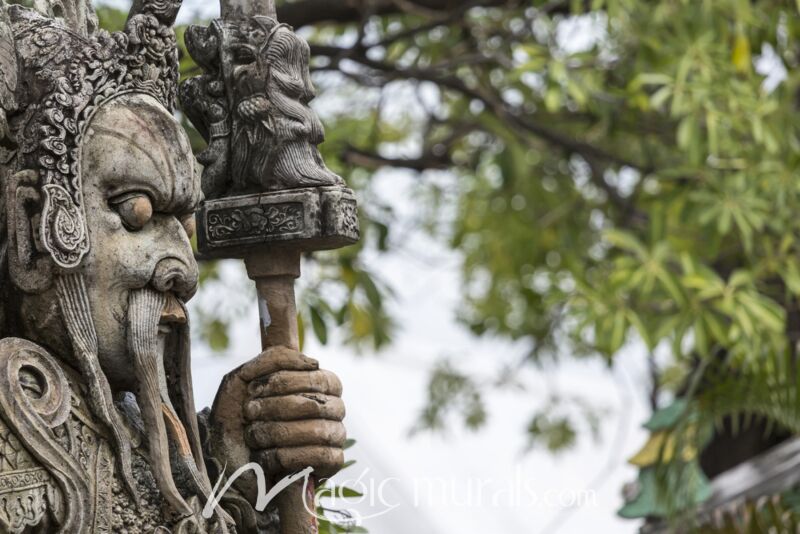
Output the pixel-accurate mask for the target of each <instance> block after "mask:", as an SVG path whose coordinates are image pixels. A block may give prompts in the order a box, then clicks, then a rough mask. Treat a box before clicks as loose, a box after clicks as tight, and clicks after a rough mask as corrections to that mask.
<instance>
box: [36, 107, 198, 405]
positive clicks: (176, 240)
mask: <svg viewBox="0 0 800 534" xmlns="http://www.w3.org/2000/svg"><path fill="white" fill-rule="evenodd" d="M79 148H80V158H81V168H82V170H83V173H82V174H83V199H84V203H85V209H86V222H87V229H88V232H89V239H90V242H91V243H92V247H91V249H90V251H89V253H88V254H87V256H86V258H85V259H84V262H83V265H82V271H83V273H84V275H85V277H86V282H87V283H86V286H87V296H88V299H89V304H90V309H91V315H92V320H93V322H94V325H95V328H96V330H97V338H98V357H99V359H100V364H101V366H102V368H103V371H104V372H105V374H106V376H107V377H108V378H109V381H110V382H111V384H112V387H114V389H123V390H133V389H132V388H133V387H134V386H135V384H134V383H133V379H134V377H135V373H134V369H133V367H132V363H131V355H130V350H129V343H128V339H127V323H128V321H127V318H128V301H129V296H130V292H131V291H133V290H138V289H142V288H145V287H148V286H149V287H151V288H153V289H155V290H156V291H159V292H163V293H167V294H168V295H169V299H170V300H171V301H172V302H175V307H173V309H174V310H175V313H174V314H172V316H170V317H167V318H166V319H165V324H164V325H162V328H161V331H162V332H167V331H168V330H169V329H170V324H169V322H181V321H183V322H185V316H184V315H183V311H182V309H181V304H180V303H182V302H185V301H186V300H188V299H189V298H191V296H192V295H193V294H194V292H195V290H196V286H197V272H198V270H197V264H196V262H195V260H194V256H193V253H192V248H191V245H190V242H189V239H190V235H189V233H190V232H191V231H192V228H191V221H192V220H193V219H192V214H193V212H194V210H195V207H196V205H197V203H198V202H199V200H200V182H199V176H198V175H197V173H196V172H195V160H194V157H193V155H192V151H191V147H190V145H189V140H188V137H187V136H186V134H185V132H184V130H183V128H181V126H180V124H179V123H178V122H177V121H176V120H175V118H173V117H172V115H170V114H169V113H168V112H167V111H166V110H165V109H164V108H163V106H161V105H160V104H159V103H158V102H157V101H156V100H155V99H154V98H153V97H151V96H148V95H139V94H135V93H129V94H126V95H122V96H120V97H117V98H115V99H113V100H111V101H110V102H107V103H105V104H104V105H103V106H101V107H100V108H99V110H98V111H97V113H96V115H95V116H94V118H93V119H92V121H91V123H90V124H89V125H88V126H87V131H86V135H85V136H84V138H83V143H82V145H81V146H80V147H79ZM54 292H55V288H51V289H50V290H48V291H46V292H44V293H42V294H39V295H26V296H24V297H23V300H24V309H27V310H41V309H43V308H48V307H50V306H51V303H53V302H57V300H58V299H57V298H56V296H55V294H54ZM173 299H177V302H176V301H175V300H173ZM40 316H41V315H40ZM30 328H32V329H34V330H35V331H31V332H28V336H29V338H30V339H33V340H37V341H41V342H42V343H44V344H45V345H47V346H58V345H59V341H58V339H57V335H56V334H54V330H53V328H52V325H50V324H43V323H36V322H34V323H32V324H31V325H30ZM59 330H60V331H61V333H63V330H62V329H59Z"/></svg>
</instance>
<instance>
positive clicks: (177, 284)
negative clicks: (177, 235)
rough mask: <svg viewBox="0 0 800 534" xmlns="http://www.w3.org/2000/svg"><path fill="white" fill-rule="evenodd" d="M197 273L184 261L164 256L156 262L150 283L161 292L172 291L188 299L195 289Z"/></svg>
mask: <svg viewBox="0 0 800 534" xmlns="http://www.w3.org/2000/svg"><path fill="white" fill-rule="evenodd" d="M197 279H198V273H197V269H196V268H192V267H190V266H189V265H186V263H184V262H182V261H181V260H179V259H176V258H166V259H163V260H161V261H160V262H158V265H156V269H155V272H154V273H153V279H152V280H151V282H150V283H151V285H152V286H153V287H154V288H155V289H156V291H160V292H162V293H173V294H175V295H176V296H177V297H179V298H181V299H183V300H189V299H190V298H192V296H194V293H195V291H197Z"/></svg>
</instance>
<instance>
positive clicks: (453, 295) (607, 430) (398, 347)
mask: <svg viewBox="0 0 800 534" xmlns="http://www.w3.org/2000/svg"><path fill="white" fill-rule="evenodd" d="M106 3H109V4H115V5H119V6H124V5H128V3H129V2H127V1H125V0H112V1H108V2H106ZM196 10H197V12H200V13H202V14H203V15H204V16H207V17H210V16H214V15H216V14H217V13H218V8H217V6H216V3H214V2H208V1H207V0H186V1H185V2H184V16H188V15H189V14H190V13H194V12H196ZM377 181H378V190H379V191H380V192H381V193H382V196H383V197H384V198H386V199H391V200H392V203H393V204H395V205H396V206H397V208H399V211H400V212H403V211H405V212H409V211H413V209H414V206H413V205H411V200H410V198H411V196H410V193H409V191H410V189H411V185H412V181H413V178H411V177H409V176H408V175H407V174H405V173H400V172H384V173H381V174H380V176H379V178H377ZM405 199H408V200H405ZM419 258H427V259H430V258H435V262H434V263H431V262H430V261H421V260H420V259H419ZM367 261H368V262H369V265H370V267H371V268H372V269H374V270H375V271H376V272H377V273H378V274H379V276H381V277H382V279H384V280H386V281H388V282H389V283H390V284H391V285H392V286H393V287H394V288H395V290H396V291H397V292H398V294H397V298H396V299H395V301H394V305H393V309H394V312H395V314H396V319H397V320H398V323H399V324H400V325H401V330H400V332H399V335H398V337H397V339H396V342H395V343H394V345H393V346H392V347H391V348H390V349H388V350H386V351H385V352H384V353H381V354H379V355H368V356H364V355H357V354H356V353H355V352H354V351H353V350H351V349H350V348H348V347H345V346H343V345H342V344H341V343H339V342H337V340H336V339H334V340H333V341H332V342H331V343H330V344H329V345H328V346H327V347H320V346H318V345H316V344H314V343H311V344H310V345H309V346H307V347H306V352H307V353H308V354H310V355H312V356H314V357H316V358H318V359H320V360H321V362H322V364H323V366H324V367H326V368H328V369H331V370H333V371H335V372H336V373H338V374H339V375H340V377H341V378H342V380H343V382H344V384H345V401H346V403H347V406H348V418H347V421H346V423H347V426H348V431H349V434H350V436H351V437H353V438H355V439H357V440H358V442H359V443H358V445H357V446H356V447H355V448H354V449H352V450H351V451H349V452H350V456H351V457H352V458H353V459H355V460H357V461H358V464H357V465H356V466H354V467H353V468H351V469H350V470H348V471H346V472H345V473H344V474H343V475H342V477H343V478H346V479H347V478H350V477H358V476H359V475H361V474H362V473H364V472H365V470H366V473H365V477H364V481H365V482H366V483H368V484H370V483H371V484H372V485H373V488H372V489H371V490H370V489H369V488H368V489H367V493H368V494H370V495H371V496H372V497H380V496H381V495H383V497H384V500H385V501H386V503H387V504H390V505H394V504H399V506H398V507H397V508H396V509H394V510H392V511H390V512H389V513H387V514H385V515H382V516H380V517H376V518H373V519H368V520H366V522H365V526H366V527H367V528H369V529H370V531H371V532H372V533H373V534H407V533H408V532H422V533H425V534H452V533H455V532H458V533H460V534H495V533H505V532H525V533H526V534H527V533H531V534H538V533H539V532H541V533H543V534H554V533H556V532H558V533H584V532H603V533H606V532H609V533H629V532H630V533H632V532H635V531H636V528H637V525H636V524H635V523H633V522H629V521H622V520H619V519H617V518H616V516H615V512H616V510H617V509H618V508H619V507H620V506H621V496H620V494H621V488H622V485H623V484H624V483H626V482H628V481H630V480H632V479H633V478H635V476H636V471H635V470H634V469H633V468H631V467H629V466H627V465H626V464H625V459H626V458H627V457H629V456H631V455H632V454H633V453H634V452H635V451H636V450H637V449H638V448H639V447H640V446H641V445H642V444H643V442H644V440H645V438H646V435H645V433H644V432H643V431H642V430H641V429H640V428H639V424H640V423H641V422H642V421H644V420H645V419H646V418H647V414H648V408H647V405H646V400H645V395H644V391H643V390H644V385H645V384H646V383H647V378H646V377H647V373H646V369H645V368H644V358H643V354H642V352H641V351H640V350H637V349H630V350H628V351H626V352H625V353H624V354H623V355H622V357H621V358H620V359H619V361H618V363H617V366H616V368H615V369H614V370H613V372H609V371H608V370H607V369H606V368H605V367H604V366H603V365H602V364H601V363H600V362H592V363H587V362H583V363H579V362H573V363H566V364H564V365H562V366H561V367H560V368H558V369H556V370H550V371H549V372H547V373H544V372H535V371H534V370H528V371H526V372H525V373H524V376H523V377H521V378H522V379H523V380H524V382H525V383H526V384H527V386H528V387H527V391H525V392H513V393H498V394H495V395H492V396H491V397H490V398H489V399H488V401H489V402H488V407H489V415H490V422H489V425H488V427H487V428H485V429H484V430H482V431H481V432H480V433H477V434H472V433H468V432H466V431H462V430H459V429H458V428H455V429H454V430H453V431H452V432H451V433H450V434H449V435H448V436H446V437H439V436H428V435H423V436H417V437H415V438H410V437H409V429H410V428H411V427H412V426H413V423H414V421H415V418H416V416H417V414H418V413H419V410H420V409H421V407H422V405H423V402H424V399H425V395H426V392H425V388H426V385H427V379H428V376H429V372H430V370H431V368H432V367H433V365H434V364H435V363H436V362H437V361H438V360H439V359H440V358H441V357H443V356H449V357H451V359H452V360H453V361H454V363H457V364H459V365H460V366H464V367H465V368H466V369H470V370H472V371H474V372H475V373H477V374H479V375H480V374H484V375H486V376H490V375H491V373H492V372H493V371H495V370H496V369H497V368H498V366H499V363H500V362H502V361H514V360H516V359H517V358H518V357H519V356H520V355H521V354H523V353H524V347H519V346H514V345H513V344H510V343H508V342H505V341H498V340H479V339H476V338H474V337H473V336H471V335H470V334H469V333H468V332H467V331H466V330H465V329H464V328H462V327H461V326H460V325H458V324H457V323H456V321H455V320H454V315H455V311H456V307H457V306H458V304H459V290H460V274H459V269H458V266H459V259H458V257H457V256H455V255H454V254H452V253H451V252H449V251H447V250H444V249H443V248H442V247H441V246H439V245H438V244H436V243H434V242H431V240H429V239H427V238H426V237H425V236H424V235H423V233H422V232H421V231H420V232H416V233H414V235H412V237H411V239H410V241H409V242H408V243H407V244H406V246H405V247H404V250H403V251H401V252H397V253H393V254H390V255H387V256H383V257H375V258H368V259H367ZM432 265H434V266H432ZM243 276H244V275H243V273H242V270H241V268H240V267H239V266H237V265H236V264H230V265H226V268H225V269H224V279H225V280H227V281H229V283H230V285H231V287H241V280H242V277H243ZM199 298H201V299H202V298H203V295H200V296H199ZM254 298H255V297H254ZM249 315H250V316H249V317H248V319H247V320H246V321H242V322H241V323H240V324H237V325H236V327H235V329H234V332H233V333H232V339H233V343H232V345H233V346H232V347H231V350H230V351H229V353H228V354H226V355H224V356H220V355H213V354H211V353H210V351H209V350H207V349H206V348H204V347H196V348H195V363H194V375H195V381H194V382H195V389H196V396H197V405H198V407H202V406H206V405H210V403H211V402H212V400H213V396H214V393H215V391H216V388H217V386H218V384H219V382H220V380H221V377H222V375H223V374H224V373H225V372H227V371H228V370H230V369H232V368H234V367H236V366H237V365H239V364H240V363H243V362H244V361H247V360H249V359H250V358H252V357H254V356H256V355H257V354H258V352H259V339H258V334H257V324H258V323H257V311H256V308H255V305H253V306H252V307H251V309H250V314H249ZM334 338H335V336H334ZM553 384H557V385H558V388H559V390H560V391H562V392H563V393H564V394H576V395H582V396H583V397H584V398H586V399H587V400H589V401H590V402H591V403H592V404H594V405H596V406H600V407H603V408H604V409H607V410H608V414H607V416H606V417H605V418H604V419H603V422H602V428H601V434H602V440H601V441H600V442H599V443H595V442H594V441H593V440H592V438H591V437H590V436H588V435H582V436H581V437H580V441H579V445H578V447H577V448H575V449H574V450H571V451H569V452H566V453H563V454H561V455H558V456H555V457H554V456H552V455H550V454H549V453H546V452H540V451H534V452H532V453H529V454H523V450H524V447H525V444H526V441H525V435H524V429H525V426H526V423H527V421H528V419H529V417H530V415H531V413H532V412H534V410H535V408H536V407H537V406H539V405H540V404H541V403H542V402H543V401H544V399H545V394H544V393H543V392H544V391H545V390H548V391H549V389H547V388H551V389H552V387H553ZM434 479H439V480H441V482H439V483H440V484H444V486H443V488H444V489H442V487H440V488H439V489H440V490H441V492H437V493H435V494H433V495H428V497H430V498H425V496H426V495H425V494H426V491H424V490H425V488H428V487H430V486H427V484H429V483H433V482H431V481H433V480H434ZM382 481H386V482H385V483H384V485H383V486H382V488H383V491H381V485H380V484H381V482H382ZM479 488H482V493H483V498H482V499H481V498H480V496H479V493H480V492H479ZM527 488H529V490H527ZM470 491H472V495H471V498H470V494H469V492H470ZM526 491H530V492H532V493H533V494H535V496H536V497H537V499H538V504H533V503H532V501H531V500H530V499H529V498H528V495H529V493H525V492H526ZM589 491H591V492H594V495H595V498H594V501H593V502H592V499H591V495H590V493H587V492H589ZM427 493H430V492H427ZM515 494H520V495H519V498H518V499H516V500H515V499H514V495H515ZM415 495H417V496H418V497H419V500H420V502H419V503H416V502H415V500H416V499H415ZM492 497H494V498H496V499H497V502H496V503H492ZM558 499H563V501H564V502H565V503H568V502H569V501H570V500H574V499H579V500H584V501H588V502H586V504H585V505H584V506H581V507H578V508H576V509H573V510H572V511H570V507H564V506H558V503H556V502H553V501H555V500H558ZM426 501H427V502H426ZM544 501H548V502H544ZM356 508H357V509H358V510H359V512H360V513H362V514H364V515H368V514H374V513H379V512H383V511H386V507H385V506H383V505H381V504H380V503H376V505H375V506H370V505H369V503H362V504H361V505H360V506H357V507H356ZM563 519H567V521H562V520H563ZM557 527H558V528H557Z"/></svg>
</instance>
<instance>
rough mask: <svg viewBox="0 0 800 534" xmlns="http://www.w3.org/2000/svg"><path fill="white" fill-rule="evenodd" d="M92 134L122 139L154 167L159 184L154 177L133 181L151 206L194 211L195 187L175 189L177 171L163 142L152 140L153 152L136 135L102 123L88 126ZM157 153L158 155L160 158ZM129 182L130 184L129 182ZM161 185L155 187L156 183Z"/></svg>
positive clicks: (184, 211) (177, 210)
mask: <svg viewBox="0 0 800 534" xmlns="http://www.w3.org/2000/svg"><path fill="white" fill-rule="evenodd" d="M92 129H93V130H94V133H95V135H98V136H108V137H113V138H115V139H118V140H120V141H124V142H125V143H126V144H128V145H130V146H131V147H132V148H134V149H136V150H138V151H139V153H140V154H143V155H144V156H145V157H146V158H147V159H148V160H150V162H151V163H152V165H153V168H154V169H156V170H157V171H158V172H157V175H158V178H159V179H160V181H161V183H160V184H158V183H157V181H155V180H146V179H145V180H136V181H137V182H139V184H138V185H139V186H141V187H143V188H146V189H149V190H150V192H151V193H152V195H151V196H152V197H153V199H152V200H153V203H154V206H153V207H154V208H155V210H156V211H160V212H170V211H176V212H181V213H191V212H193V211H195V210H196V207H197V204H198V203H199V200H200V199H199V198H198V194H197V187H195V186H194V184H193V186H192V187H188V188H179V187H178V180H176V179H175V178H174V177H175V176H176V174H177V172H176V169H175V162H174V161H173V159H172V158H170V157H169V155H170V152H169V150H168V149H167V148H166V146H165V143H156V145H157V146H158V152H156V153H153V152H152V147H144V146H143V145H142V144H141V143H140V142H139V141H138V139H137V138H136V137H134V136H131V135H127V133H126V132H120V131H118V130H115V129H110V128H106V127H103V126H94V127H93V128H92ZM158 156H161V157H160V158H159V157H158ZM164 165H166V166H167V167H168V169H167V174H164V172H162V169H163V166H164ZM127 178H128V179H131V180H134V179H136V178H137V177H136V176H128V177H127ZM131 185H133V184H131ZM159 185H160V186H161V187H158V186H159Z"/></svg>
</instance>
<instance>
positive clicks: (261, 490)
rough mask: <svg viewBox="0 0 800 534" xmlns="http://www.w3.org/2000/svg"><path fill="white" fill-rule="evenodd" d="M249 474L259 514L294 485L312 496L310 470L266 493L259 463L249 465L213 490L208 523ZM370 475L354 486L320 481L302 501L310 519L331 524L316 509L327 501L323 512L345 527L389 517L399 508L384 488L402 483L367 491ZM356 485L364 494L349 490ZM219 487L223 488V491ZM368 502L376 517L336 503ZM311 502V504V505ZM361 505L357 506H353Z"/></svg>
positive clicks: (384, 484) (205, 514) (206, 510)
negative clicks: (253, 480)
mask: <svg viewBox="0 0 800 534" xmlns="http://www.w3.org/2000/svg"><path fill="white" fill-rule="evenodd" d="M248 472H252V473H254V474H255V476H256V481H257V487H258V496H257V500H256V506H255V509H256V511H258V512H263V511H264V510H266V508H267V506H269V503H271V502H272V501H273V499H275V498H276V497H277V496H278V495H280V494H281V492H283V491H284V490H286V489H287V488H288V487H289V486H291V485H293V484H294V483H295V482H298V481H300V480H302V481H303V495H308V494H309V488H310V486H311V475H312V474H313V473H314V468H313V467H307V468H306V469H304V470H303V471H301V472H299V473H296V474H294V475H290V476H287V477H285V478H283V479H282V480H281V481H280V482H278V483H277V484H275V485H274V486H273V487H272V488H271V489H269V490H267V477H266V475H265V474H264V469H263V468H262V467H261V466H260V465H259V464H256V463H249V464H247V465H244V466H242V467H240V468H239V469H237V470H236V471H235V472H234V473H233V474H232V475H231V476H230V477H229V478H228V480H227V481H226V482H225V485H224V486H223V485H222V482H223V479H222V477H220V479H219V480H218V481H217V483H216V485H215V486H214V489H213V490H212V492H211V495H210V497H209V499H208V501H207V502H206V506H205V508H204V509H203V517H205V518H206V519H211V518H212V517H213V516H214V510H215V509H216V508H217V506H218V505H219V502H220V500H222V497H223V496H224V495H225V494H226V493H227V492H228V491H229V490H230V489H231V486H232V485H233V484H234V483H235V482H236V480H238V479H239V478H240V477H241V476H243V475H245V474H246V473H248ZM367 473H368V471H365V472H364V473H363V474H362V476H361V477H359V478H358V480H356V481H355V482H354V483H353V484H348V483H342V484H339V485H337V484H336V483H335V482H334V481H333V480H321V481H319V482H321V483H324V487H323V488H322V489H319V490H317V491H316V492H315V494H314V498H313V499H303V505H304V506H305V508H306V512H308V513H309V515H312V516H314V517H316V518H317V519H325V520H330V519H331V518H330V517H323V516H321V515H319V514H318V513H317V509H320V508H321V507H320V500H321V499H325V500H326V507H325V508H324V509H325V511H327V512H329V513H332V514H333V515H336V516H339V517H340V518H341V521H337V522H342V523H348V524H353V523H357V524H363V522H364V521H366V520H368V519H374V518H376V517H379V516H382V515H385V514H388V513H389V512H391V511H392V510H394V509H395V508H397V507H398V506H400V504H388V503H387V502H386V499H385V498H384V492H385V488H386V487H387V486H388V484H389V483H390V482H393V481H399V479H394V478H393V479H387V480H384V481H383V482H381V483H380V484H375V483H373V484H371V485H370V487H369V488H366V487H365V484H364V483H363V482H362V479H363V478H364V477H365V476H366V475H367ZM353 485H358V486H359V487H364V488H365V490H366V491H365V492H360V491H355V490H353V489H350V488H351V487H352V486H353ZM220 486H222V487H221V488H220ZM365 493H366V494H367V495H369V497H366V496H365ZM365 499H369V501H370V502H369V504H370V506H371V508H373V509H375V508H376V507H379V509H377V511H376V512H375V513H371V514H366V515H365V514H360V513H357V512H354V511H352V510H337V509H336V503H337V501H339V500H342V501H344V502H347V503H349V504H362V503H363V502H364V500H365ZM309 500H311V501H312V502H310V503H309ZM354 501H358V502H354Z"/></svg>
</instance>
